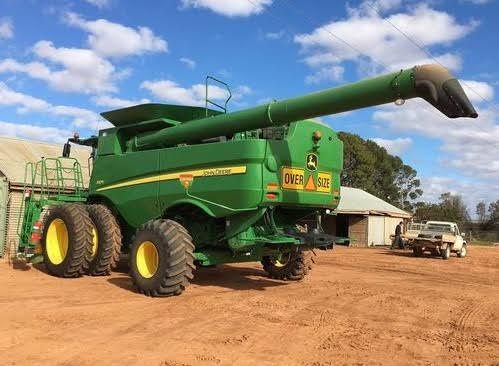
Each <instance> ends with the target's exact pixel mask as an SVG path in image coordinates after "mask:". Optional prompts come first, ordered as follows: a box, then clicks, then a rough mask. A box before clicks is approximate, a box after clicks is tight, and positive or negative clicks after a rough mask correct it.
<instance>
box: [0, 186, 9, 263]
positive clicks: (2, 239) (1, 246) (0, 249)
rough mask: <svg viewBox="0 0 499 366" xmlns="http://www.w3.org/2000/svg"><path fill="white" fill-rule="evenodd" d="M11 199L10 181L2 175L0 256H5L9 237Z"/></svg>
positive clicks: (0, 192)
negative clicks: (8, 214) (9, 205)
mask: <svg viewBox="0 0 499 366" xmlns="http://www.w3.org/2000/svg"><path fill="white" fill-rule="evenodd" d="M8 199H9V183H8V182H7V178H5V177H3V176H0V257H3V255H4V251H5V244H6V239H7V202H8Z"/></svg>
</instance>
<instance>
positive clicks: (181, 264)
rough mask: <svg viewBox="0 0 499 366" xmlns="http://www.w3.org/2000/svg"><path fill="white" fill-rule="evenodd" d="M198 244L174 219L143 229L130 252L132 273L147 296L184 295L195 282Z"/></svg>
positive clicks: (141, 291)
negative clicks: (193, 280) (195, 254)
mask: <svg viewBox="0 0 499 366" xmlns="http://www.w3.org/2000/svg"><path fill="white" fill-rule="evenodd" d="M193 252H194V244H192V238H191V236H190V235H189V234H188V232H187V230H186V229H185V228H184V227H183V226H182V225H180V224H179V223H177V222H175V221H172V220H165V219H160V220H152V221H149V222H147V223H146V224H144V225H143V226H141V227H140V228H139V229H138V230H137V234H136V235H135V238H134V240H133V243H132V246H131V251H130V274H131V276H132V280H133V282H134V284H135V286H136V287H137V289H138V291H139V292H140V293H143V294H145V295H147V296H153V297H156V296H173V295H180V294H181V293H182V292H183V291H184V290H185V289H186V288H187V286H189V281H190V280H192V279H193V277H194V276H193V274H192V271H193V270H194V268H195V267H194V254H193Z"/></svg>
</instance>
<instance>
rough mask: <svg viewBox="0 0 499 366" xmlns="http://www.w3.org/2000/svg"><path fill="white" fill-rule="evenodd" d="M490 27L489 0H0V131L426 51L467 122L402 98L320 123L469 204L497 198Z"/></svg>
mask: <svg viewBox="0 0 499 366" xmlns="http://www.w3.org/2000/svg"><path fill="white" fill-rule="evenodd" d="M311 4H313V5H311ZM390 23H391V24H390ZM498 24H499V2H498V1H497V0H488V1H487V0H452V1H451V0H447V1H444V0H434V1H416V0H370V1H349V2H341V1H334V2H333V1H322V0H320V1H314V2H310V1H305V0H232V1H222V0H170V1H166V0H165V1H155V2H152V1H145V2H144V1H142V2H137V1H125V0H85V1H83V0H82V1H65V0H44V1H42V0H29V1H28V0H25V1H23V0H2V1H0V112H1V114H0V135H3V136H15V137H19V138H26V139H35V140H44V141H51V142H62V141H64V140H65V139H66V138H67V137H68V136H69V135H71V134H72V133H73V131H79V132H80V134H81V135H88V134H92V133H95V131H96V129H97V128H103V127H106V126H107V125H106V122H105V121H103V120H102V119H101V118H99V116H98V113H100V112H102V111H106V110H111V109H115V108H119V107H123V106H127V105H131V104H136V103H141V102H148V101H154V102H165V103H179V104H199V103H202V101H203V98H204V89H203V86H202V83H203V81H204V77H205V76H206V75H207V74H210V75H213V76H216V77H218V78H221V79H223V80H225V81H227V82H228V83H229V84H230V85H231V86H232V89H233V91H234V94H235V96H234V101H233V103H231V105H230V108H231V110H235V109H241V108H244V107H246V106H252V105H255V104H258V103H263V102H265V101H268V100H270V99H271V98H276V99H281V98H286V97H290V96H295V95H300V94H303V93H307V92H311V91H315V90H319V89H324V88H328V87H332V86H335V85H340V84H343V83H347V82H352V81H356V80H359V79H361V78H365V77H369V76H373V75H375V74H379V73H385V72H388V71H392V70H396V69H399V68H402V67H410V66H412V65H415V64H421V63H428V62H434V60H431V59H430V58H429V56H428V54H427V53H426V52H429V53H431V55H432V56H433V57H434V58H436V59H437V60H438V61H439V62H441V63H442V64H444V65H445V66H447V67H448V68H450V69H451V70H452V72H453V73H454V74H456V75H457V76H458V77H459V79H461V80H463V81H464V83H465V89H466V90H467V92H468V94H469V96H470V98H471V99H472V100H473V102H474V103H475V105H476V106H477V109H478V111H479V113H480V117H479V118H478V119H477V120H470V119H460V120H448V119H446V118H444V117H441V116H440V115H438V113H436V112H434V111H433V110H432V109H431V107H429V106H428V105H425V104H424V103H423V102H420V101H414V100H411V101H408V102H407V103H406V104H405V105H404V106H402V107H395V106H393V105H389V106H382V107H378V108H371V109H366V110H362V111H356V112H352V113H346V114H342V115H337V116H328V117H324V118H323V121H325V122H326V123H328V124H330V125H331V126H332V127H333V128H334V129H335V130H341V131H348V132H353V133H357V134H359V135H361V136H362V137H364V138H370V139H373V140H375V141H377V142H378V143H379V144H381V145H383V146H385V147H386V148H387V150H388V151H389V152H392V153H394V154H397V155H399V156H401V157H402V159H403V160H404V161H405V162H406V163H408V164H409V165H411V166H413V167H414V168H415V169H416V170H417V171H418V173H419V176H420V177H421V179H422V181H423V185H424V186H423V188H424V190H425V198H426V199H428V200H433V199H435V198H436V197H438V195H439V194H440V193H442V192H445V191H451V192H455V193H460V194H462V195H463V196H464V197H465V199H466V202H467V203H468V205H469V206H470V211H474V205H475V204H476V202H477V201H478V200H486V201H490V200H495V199H498V198H499V195H498V194H497V192H498V191H499V189H498V188H499V183H498V182H499V124H498V120H499V110H498V109H497V105H496V104H497V96H496V93H495V91H496V89H497V86H498V85H499V66H498V65H499V51H498V50H497V47H496V45H497V41H498V36H497V34H498V33H499V29H498V28H499V25H498ZM394 26H395V27H397V28H399V29H400V30H401V31H403V32H404V33H405V34H406V35H407V36H408V37H409V38H410V39H411V40H413V41H414V42H416V43H417V44H419V45H420V46H421V47H422V48H423V49H424V50H425V51H426V52H424V51H423V50H421V49H420V48H418V47H417V46H415V45H414V44H413V43H411V41H410V40H408V39H407V38H406V37H405V36H404V35H403V34H401V33H400V32H399V31H398V30H397V29H396V28H395V27H394ZM211 93H212V95H213V96H214V97H216V98H217V97H218V98H221V97H223V92H222V91H221V90H220V89H218V88H213V89H212V90H211Z"/></svg>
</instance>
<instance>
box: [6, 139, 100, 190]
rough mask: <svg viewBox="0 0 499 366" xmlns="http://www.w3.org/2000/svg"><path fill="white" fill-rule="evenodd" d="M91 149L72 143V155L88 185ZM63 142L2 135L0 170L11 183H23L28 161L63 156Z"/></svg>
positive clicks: (85, 183)
mask: <svg viewBox="0 0 499 366" xmlns="http://www.w3.org/2000/svg"><path fill="white" fill-rule="evenodd" d="M90 152H91V150H90V149H89V148H86V147H82V146H78V145H74V144H73V145H72V147H71V157H74V158H76V159H78V161H79V162H80V164H81V167H82V171H83V182H84V185H85V187H87V186H88V180H89V174H88V158H89V156H90ZM61 153H62V144H49V143H45V142H38V141H27V140H20V139H15V138H9V137H0V172H2V173H3V174H4V175H5V176H6V177H7V179H8V180H9V183H10V184H11V185H16V186H18V185H22V184H23V182H24V168H25V165H26V163H27V162H33V163H34V162H37V161H38V160H40V159H41V158H42V157H46V158H48V157H50V158H55V157H59V156H61Z"/></svg>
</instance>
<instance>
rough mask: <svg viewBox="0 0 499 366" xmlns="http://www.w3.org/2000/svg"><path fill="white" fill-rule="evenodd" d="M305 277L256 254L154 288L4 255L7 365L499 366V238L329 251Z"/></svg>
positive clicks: (2, 349)
mask: <svg viewBox="0 0 499 366" xmlns="http://www.w3.org/2000/svg"><path fill="white" fill-rule="evenodd" d="M316 262H317V264H316V265H315V266H314V269H313V270H312V272H311V273H310V275H309V276H308V277H307V278H306V279H305V280H304V281H302V282H298V283H296V282H295V283H293V282H290V283H288V282H282V281H276V280H270V279H268V278H266V277H264V273H263V271H262V270H261V267H260V266H259V265H258V264H256V263H250V264H246V265H230V266H219V267H217V268H210V269H202V270H199V271H197V273H196V279H195V281H194V283H193V284H192V285H191V286H190V287H189V289H188V290H187V291H186V292H185V293H184V294H183V295H181V296H178V297H173V298H156V299H152V298H147V297H144V296H142V295H139V294H137V293H135V292H133V291H132V287H131V281H130V279H129V278H128V276H127V275H126V274H124V273H115V274H113V275H112V276H111V277H97V278H96V277H94V278H92V277H83V278H79V279H73V280H65V279H59V278H54V277H51V276H49V275H47V274H45V273H43V272H41V271H39V270H37V269H35V268H31V269H30V270H24V271H23V270H14V269H12V268H9V266H8V265H7V263H0V357H1V361H0V363H1V364H2V365H41V364H46V365H141V366H143V365H162V366H181V365H207V366H208V365H310V366H312V365H313V366H320V365H336V364H345V363H346V364H352V363H358V364H397V365H400V364H423V363H424V364H437V365H441V364H495V365H498V364H499V248H490V247H471V248H470V250H469V256H468V257H467V258H464V259H460V258H456V257H455V255H453V256H452V257H451V259H450V260H449V261H444V260H441V259H436V258H429V257H427V258H414V257H412V256H410V254H409V253H408V252H400V251H394V252H391V251H389V250H386V249H352V248H336V249H335V250H334V251H332V252H327V253H326V252H320V251H319V252H318V256H317V257H316Z"/></svg>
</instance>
